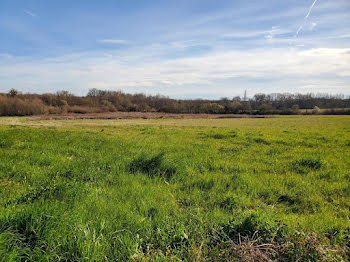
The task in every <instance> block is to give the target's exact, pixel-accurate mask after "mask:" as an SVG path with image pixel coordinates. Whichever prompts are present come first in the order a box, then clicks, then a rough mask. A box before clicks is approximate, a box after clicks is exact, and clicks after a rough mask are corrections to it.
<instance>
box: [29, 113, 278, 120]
mask: <svg viewBox="0 0 350 262" xmlns="http://www.w3.org/2000/svg"><path fill="white" fill-rule="evenodd" d="M271 117H272V116H263V115H238V114H237V115H235V114H170V113H156V112H154V113H152V112H113V113H90V114H74V113H71V114H64V115H39V116H30V117H28V118H27V119H28V120H74V119H205V118H209V119H220V118H271Z"/></svg>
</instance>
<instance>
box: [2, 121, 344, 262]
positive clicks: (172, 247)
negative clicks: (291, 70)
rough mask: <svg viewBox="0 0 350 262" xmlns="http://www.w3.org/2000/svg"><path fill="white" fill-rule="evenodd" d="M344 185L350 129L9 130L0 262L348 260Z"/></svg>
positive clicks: (147, 124) (317, 124)
mask: <svg viewBox="0 0 350 262" xmlns="http://www.w3.org/2000/svg"><path fill="white" fill-rule="evenodd" d="M349 180H350V117H347V116H338V117H332V116H298V117H278V118H266V119H197V120H190V119H184V120H166V119H165V120H69V121H68V120H67V121H28V120H26V119H25V118H1V119H0V260H1V261H125V260H135V261H145V260H149V259H151V260H156V261H177V260H188V261H204V260H234V261H235V260H239V259H244V258H246V259H247V257H248V258H251V259H252V258H254V257H255V259H256V260H257V259H259V258H260V259H261V258H262V257H264V256H269V257H271V258H279V259H284V260H286V261H294V260H296V259H298V258H299V259H300V258H301V259H302V260H306V261H307V260H309V261H317V260H325V261H326V260H328V261H329V260H331V259H334V260H340V259H341V258H343V259H348V258H349V247H350V242H349V241H350V222H349V221H350V220H349V219H350V183H349ZM267 244H268V245H271V246H269V248H262V247H263V246H261V245H267ZM242 250H243V251H249V252H242Z"/></svg>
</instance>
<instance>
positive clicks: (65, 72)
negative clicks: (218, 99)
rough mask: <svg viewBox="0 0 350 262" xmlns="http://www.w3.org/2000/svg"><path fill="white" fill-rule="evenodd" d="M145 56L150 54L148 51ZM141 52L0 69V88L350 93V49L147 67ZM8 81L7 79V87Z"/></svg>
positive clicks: (217, 56)
mask: <svg viewBox="0 0 350 262" xmlns="http://www.w3.org/2000/svg"><path fill="white" fill-rule="evenodd" d="M143 52H145V53H148V52H147V50H144V51H143ZM143 52H140V53H135V54H134V55H132V56H131V55H127V54H121V53H115V54H113V55H111V56H104V55H102V54H98V53H96V54H93V55H88V54H84V55H76V56H70V57H71V59H69V60H64V59H62V60H60V59H58V58H57V59H54V60H52V59H46V60H37V61H25V60H24V61H17V62H14V63H12V64H11V63H6V64H3V65H1V63H0V76H1V77H0V86H2V87H3V88H4V87H8V86H9V84H13V85H17V86H21V87H26V88H28V89H30V88H33V87H40V86H41V87H42V88H43V90H46V91H47V90H48V88H50V87H56V88H58V89H70V90H71V91H76V90H85V91H83V92H86V91H87V90H88V89H89V88H93V87H96V88H102V89H122V90H124V91H127V92H133V91H138V92H140V91H144V92H147V90H148V93H150V92H151V93H154V92H155V90H156V91H157V92H158V93H159V92H160V93H164V94H166V95H179V90H182V91H181V92H182V93H183V92H184V91H183V88H184V87H186V86H192V88H194V87H199V86H201V85H207V86H213V87H214V86H216V91H217V93H218V94H221V93H223V94H225V92H226V91H227V90H226V89H227V88H228V87H229V86H235V79H239V78H244V79H247V81H249V82H250V84H251V86H254V83H255V84H256V85H257V86H261V85H262V84H261V83H259V79H271V81H272V82H273V81H281V79H285V81H287V80H288V84H289V86H293V87H294V88H296V87H298V86H308V85H310V84H312V83H314V82H315V81H317V82H318V83H320V86H319V87H320V89H322V88H323V89H324V88H327V83H328V82H332V81H334V83H338V84H337V87H338V90H337V91H338V92H343V93H349V92H350V83H349V80H348V79H349V77H350V48H316V49H309V50H299V49H296V48H294V49H290V48H271V49H255V50H247V51H244V50H242V51H221V52H214V53H210V54H207V55H204V56H198V57H189V58H177V59H163V60H161V59H159V60H158V61H153V62H145V61H144V60H143V55H142V53H143ZM149 55H152V54H149ZM57 61H59V62H57ZM325 77H326V80H327V81H328V82H327V81H325V83H323V84H322V81H319V79H320V78H325ZM6 79H7V80H8V79H10V80H9V82H6ZM283 81H284V80H283ZM300 81H304V82H303V83H300ZM220 82H225V83H226V84H222V85H221V89H220V87H218V86H217V83H220ZM266 85H270V84H268V83H266ZM140 88H141V89H140ZM284 88H286V87H279V91H286V90H285V89H284ZM339 88H340V90H339ZM252 89H254V88H252ZM31 90H32V89H31ZM159 90H161V91H159ZM194 90H195V89H194ZM208 90H210V89H207V90H197V91H196V92H199V93H198V94H199V95H200V92H207V91H208ZM225 90H226V91H225ZM293 90H294V89H293ZM293 90H291V91H293ZM231 92H232V89H231ZM251 92H254V90H252V91H251Z"/></svg>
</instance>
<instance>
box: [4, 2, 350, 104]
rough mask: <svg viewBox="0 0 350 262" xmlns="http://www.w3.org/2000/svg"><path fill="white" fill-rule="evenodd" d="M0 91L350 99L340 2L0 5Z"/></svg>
mask: <svg viewBox="0 0 350 262" xmlns="http://www.w3.org/2000/svg"><path fill="white" fill-rule="evenodd" d="M0 36H1V37H0V92H7V91H8V90H9V89H11V88H16V89H18V90H20V91H22V92H37V93H45V92H56V91H58V90H68V91H70V92H72V93H75V94H78V95H84V94H86V93H87V91H88V90H89V89H90V88H99V89H107V90H122V91H125V92H129V93H135V92H143V93H146V94H163V95H167V96H170V97H174V98H194V97H198V98H220V97H232V96H236V95H243V93H244V90H247V92H248V95H253V94H254V93H259V92H264V93H274V92H292V93H296V92H299V93H307V92H315V93H318V92H320V93H325V92H326V93H332V94H337V93H343V94H346V95H350V1H348V0H316V1H315V0H266V1H261V0H252V1H246V0H238V1H233V0H231V1H221V0H218V1H213V0H211V1H209V0H201V1H197V0H196V1H195V0H187V1H183V0H177V1H166V0H162V1H161V0H148V1H136V0H125V1H116V0H114V1H112V0H110V1H108V0H105V1H92V0H85V1H78V0H76V1H67V0H61V1H47V0H25V1H24V0H23V1H20V0H18V1H16V0H0Z"/></svg>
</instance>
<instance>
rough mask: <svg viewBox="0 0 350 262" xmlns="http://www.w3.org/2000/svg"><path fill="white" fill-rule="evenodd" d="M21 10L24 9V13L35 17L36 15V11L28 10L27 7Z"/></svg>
mask: <svg viewBox="0 0 350 262" xmlns="http://www.w3.org/2000/svg"><path fill="white" fill-rule="evenodd" d="M23 11H24V13H26V14H27V15H29V16H31V17H37V16H38V15H37V14H36V13H34V12H32V11H29V10H27V9H24V10H23Z"/></svg>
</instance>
